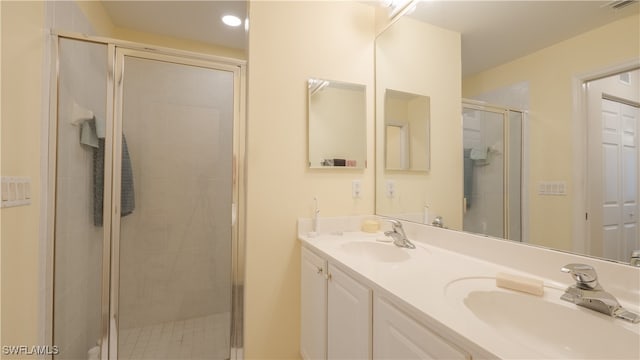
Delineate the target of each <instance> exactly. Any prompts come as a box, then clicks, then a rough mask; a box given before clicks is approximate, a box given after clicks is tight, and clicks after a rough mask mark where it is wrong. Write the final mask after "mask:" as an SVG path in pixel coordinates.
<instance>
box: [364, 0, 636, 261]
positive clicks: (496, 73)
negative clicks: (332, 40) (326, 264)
mask: <svg viewBox="0 0 640 360" xmlns="http://www.w3.org/2000/svg"><path fill="white" fill-rule="evenodd" d="M621 4H622V3H621ZM614 5H615V4H613V3H612V2H610V1H557V2H556V1H553V2H542V1H517V2H516V1H513V2H491V1H421V2H417V7H416V9H415V11H413V12H412V13H410V14H408V15H405V16H403V17H401V18H399V19H398V20H397V21H396V22H395V23H393V24H392V25H391V26H389V27H388V28H386V30H384V31H383V32H382V33H381V34H379V35H378V37H377V39H376V99H377V101H378V102H380V97H381V95H380V94H382V93H383V92H384V89H385V88H389V87H391V88H402V87H400V86H398V85H396V84H395V82H397V79H403V80H402V81H405V82H409V81H411V83H410V86H411V87H410V89H419V88H420V86H428V85H429V84H431V83H433V82H434V78H433V76H432V75H429V76H426V75H424V74H425V72H426V71H428V69H431V68H437V69H438V70H440V71H441V72H444V70H445V69H446V67H445V66H444V65H442V64H441V65H439V67H438V66H434V65H433V63H431V62H430V61H432V60H433V59H434V58H438V57H439V56H441V55H443V54H445V53H447V52H448V51H449V49H450V46H451V44H452V42H448V41H445V39H444V38H443V37H442V36H440V35H439V34H438V33H437V32H438V29H439V30H440V32H441V33H442V32H444V31H452V32H454V33H457V34H459V35H460V37H461V44H459V51H460V52H459V53H458V54H457V55H456V54H451V53H448V55H447V56H448V61H449V62H450V63H455V62H456V61H460V62H461V65H462V66H461V68H458V77H456V76H455V74H452V73H450V72H449V73H447V74H446V77H447V78H448V79H449V82H448V85H452V86H453V85H459V86H461V91H460V94H461V97H459V98H457V97H456V96H454V95H452V94H451V93H449V92H447V90H448V89H447V88H446V87H445V86H440V87H439V88H437V89H434V90H430V91H428V92H423V91H420V92H423V93H428V94H429V96H430V98H431V110H432V112H435V111H440V110H442V109H443V108H445V107H448V106H449V105H450V103H451V102H457V103H458V117H457V119H460V115H461V114H460V109H461V108H462V109H463V113H464V114H466V116H467V117H470V116H471V115H472V111H471V110H469V109H465V108H464V107H461V106H460V103H461V101H462V98H465V99H470V100H474V101H475V102H474V104H476V105H478V106H485V107H488V108H490V109H491V110H493V109H495V108H496V107H497V108H503V109H519V110H521V112H507V113H506V120H505V115H500V116H499V118H500V119H501V120H500V122H501V123H502V125H501V124H500V122H498V120H495V121H496V123H494V124H493V125H495V129H494V130H495V131H494V132H495V133H496V134H495V135H496V136H497V137H498V138H499V137H500V136H502V141H498V140H497V139H493V140H490V139H489V138H488V137H484V135H482V136H483V138H482V141H480V140H478V139H476V140H478V144H479V145H476V144H474V143H473V141H471V140H472V139H469V138H468V136H469V135H472V134H471V133H472V132H473V131H476V130H478V129H477V128H476V129H474V126H475V127H477V125H478V124H477V123H476V124H473V125H470V124H469V123H467V121H466V120H467V119H465V120H464V123H465V124H464V125H463V126H457V127H456V126H449V125H450V124H452V123H455V122H456V120H457V119H456V118H455V116H448V117H447V119H446V120H443V119H441V118H440V116H435V115H434V114H432V116H431V131H432V133H433V135H434V136H432V145H431V152H432V156H431V169H430V171H429V173H428V174H427V175H428V176H424V177H423V178H422V179H421V182H422V187H418V186H417V185H416V184H415V183H413V184H411V189H410V190H411V193H412V194H416V196H415V197H417V198H418V200H417V201H408V200H407V199H406V197H405V198H403V199H402V200H400V199H396V198H397V197H398V196H397V195H394V196H395V197H396V198H391V197H390V196H389V194H387V193H386V192H385V183H386V182H387V181H388V180H389V175H388V174H386V173H384V172H381V171H376V176H377V179H376V180H377V181H376V183H377V184H381V185H379V188H378V190H377V192H376V212H377V213H378V214H381V215H387V216H395V217H399V218H403V219H406V220H409V221H419V222H423V220H422V217H421V216H419V214H420V213H422V212H423V210H422V209H423V208H424V206H425V205H429V214H430V216H431V217H432V218H433V217H434V216H436V215H444V216H443V217H444V220H445V223H446V224H447V226H448V227H449V228H451V229H456V230H460V231H468V232H474V233H481V234H486V235H488V236H494V237H500V238H510V239H514V240H517V241H521V242H523V243H526V244H531V245H538V246H544V247H549V248H553V249H558V250H562V251H571V252H577V253H580V254H585V255H591V256H596V257H604V258H607V259H612V260H617V261H622V262H629V259H630V256H631V253H632V252H633V250H637V249H640V231H638V223H637V220H635V219H636V218H637V217H638V214H639V209H638V198H637V196H638V195H637V194H639V193H640V185H639V183H638V178H639V177H640V176H639V172H638V167H639V166H638V164H639V163H640V160H639V158H640V156H638V153H639V150H638V147H637V146H636V145H635V144H637V142H638V139H637V136H636V130H637V129H638V123H637V113H638V105H640V97H638V92H639V91H640V83H639V82H638V75H637V74H638V71H637V69H638V68H640V56H639V54H640V33H639V32H638V28H640V15H639V13H640V5H639V3H638V2H637V1H631V2H624V4H622V5H620V4H619V5H615V6H614ZM566 14H571V21H567V15H566ZM540 24H544V26H540ZM427 40H429V41H427ZM408 41H411V42H412V46H409V45H405V46H404V47H403V48H402V49H399V47H398V45H397V44H400V43H402V42H408ZM435 43H437V45H434V44H435ZM407 48H410V49H411V51H410V52H409V51H407V50H406V49H407ZM425 52H427V53H429V55H430V57H425V56H424V53H425ZM396 53H397V54H398V55H397V56H394V55H393V54H396ZM443 76H445V75H443ZM605 79H607V80H606V82H609V83H613V84H614V85H615V86H614V87H603V86H601V85H600V83H599V82H601V81H604V80H605ZM418 80H420V81H422V85H421V84H419V83H418ZM438 80H439V81H441V80H442V79H438ZM441 84H442V83H441ZM405 88H406V87H405ZM621 89H623V90H626V92H625V91H622V90H621ZM445 93H446V94H445ZM445 95H446V97H445ZM608 101H613V103H614V104H613V105H612V104H611V103H609V102H608ZM486 110H487V109H486V108H485V109H480V110H479V109H473V111H476V112H477V111H486ZM490 113H491V114H493V113H492V112H490ZM384 114H385V113H384V109H383V108H381V106H379V105H377V106H376V119H377V120H376V121H378V124H379V126H380V123H381V121H382V120H380V119H382V118H384ZM473 115H478V114H473ZM483 115H487V114H484V113H483ZM516 118H519V120H516ZM505 121H506V122H505ZM471 122H473V120H471ZM485 122H486V124H485V126H487V127H488V126H489V122H490V120H486V121H485ZM458 124H459V123H458ZM505 124H507V125H506V126H505ZM519 126H521V128H519ZM485 130H487V131H488V129H485ZM478 132H480V130H478ZM516 132H517V133H518V134H520V135H521V136H520V137H518V136H514V133H516ZM505 134H506V135H507V136H505ZM476 135H477V134H476ZM487 135H488V134H487ZM376 139H377V141H378V142H379V144H380V143H381V142H382V141H383V140H384V138H383V137H382V136H380V134H379V133H378V136H377V137H376ZM445 139H446V140H445ZM441 141H443V142H444V141H448V142H450V143H451V144H452V145H453V146H455V147H456V148H457V149H458V150H452V149H451V148H449V149H448V150H446V151H445V150H444V149H442V148H441V146H442V143H441ZM517 142H519V143H520V144H519V145H518V143H517ZM377 148H379V146H378V147H377ZM472 152H473V153H474V154H473V156H472ZM472 157H473V158H474V159H472ZM501 157H502V158H501ZM485 158H486V159H485ZM469 160H473V161H474V162H476V164H474V166H473V167H471V168H470V167H469ZM515 160H520V162H521V163H520V166H518V165H517V164H515V163H512V162H513V161H515ZM465 161H466V162H467V167H466V168H465ZM483 161H485V162H486V161H488V164H486V165H482V166H478V165H480V164H482V162H483ZM379 165H380V164H379ZM498 165H499V166H498ZM492 166H495V169H492V170H494V171H493V172H492V174H493V175H489V174H488V172H489V171H488V170H490V168H491V167H492ZM451 169H460V170H459V171H452V170H451ZM465 169H466V170H469V169H472V170H470V171H465ZM483 172H487V174H484V173H483ZM491 176H493V180H490V179H491ZM483 177H485V178H483ZM442 178H445V179H447V180H448V183H446V182H443V181H437V180H438V179H442ZM394 180H395V182H396V184H397V188H396V189H395V190H396V191H395V194H402V192H403V189H404V187H406V186H407V185H405V184H404V183H402V182H400V180H397V179H394ZM436 182H437V185H436ZM490 182H493V184H494V185H496V184H497V185H500V186H496V187H495V191H494V190H490V189H484V188H483V186H482V185H483V184H487V183H490ZM500 183H502V184H500ZM465 185H467V186H465ZM514 186H515V187H519V192H520V195H519V196H518V195H516V194H517V192H518V189H514V188H513V187H514ZM492 191H493V192H494V193H493V195H491V194H492ZM614 195H615V196H614ZM483 201H484V203H483ZM518 202H519V204H518ZM491 204H493V205H491ZM500 204H502V205H500ZM514 219H520V220H521V221H520V224H514V223H512V222H513V221H514Z"/></svg>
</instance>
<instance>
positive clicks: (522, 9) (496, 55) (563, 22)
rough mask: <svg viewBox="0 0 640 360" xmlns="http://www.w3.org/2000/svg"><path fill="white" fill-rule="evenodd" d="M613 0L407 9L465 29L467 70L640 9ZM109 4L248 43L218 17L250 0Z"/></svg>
mask: <svg viewBox="0 0 640 360" xmlns="http://www.w3.org/2000/svg"><path fill="white" fill-rule="evenodd" d="M289 1H299V0H289ZM610 2H611V1H593V0H588V1H575V0H574V1H558V0H555V1H543V0H537V1H535V0H534V1H504V0H503V1H479V0H476V1H457V0H422V1H421V2H420V3H418V6H417V9H416V10H415V11H414V12H413V13H411V14H410V15H409V16H411V17H413V18H417V19H420V20H421V21H424V22H428V23H431V24H433V25H436V26H439V27H443V28H447V29H451V30H455V31H457V32H460V33H461V34H462V58H463V61H462V62H463V69H462V71H463V76H466V75H469V74H473V73H476V72H478V71H482V70H484V69H487V68H490V67H493V66H496V65H498V64H501V63H504V62H507V61H510V60H513V59H516V58H518V57H521V56H523V55H525V54H528V53H531V52H533V51H536V50H539V49H542V48H544V47H547V46H549V45H551V44H554V43H557V42H559V41H562V40H565V39H568V38H570V37H573V36H575V35H577V34H580V33H582V32H585V31H587V30H589V29H592V28H595V27H598V26H602V25H604V24H606V23H608V22H611V21H614V20H617V19H620V18H622V17H625V16H629V15H631V14H633V13H638V12H639V11H640V6H639V5H638V1H635V2H634V3H633V4H632V5H630V6H627V7H624V8H622V9H620V10H612V9H611V8H609V7H607V6H606V5H607V4H608V3H610ZM103 3H104V6H105V9H106V10H107V12H108V13H109V15H110V16H111V18H112V21H113V23H114V24H115V25H116V26H118V27H123V28H129V29H134V30H138V31H144V32H150V33H156V34H160V35H167V36H172V37H177V38H183V39H190V40H196V41H202V42H205V43H210V44H215V45H222V46H226V47H231V48H235V49H246V46H247V34H246V32H245V30H244V26H240V27H237V28H230V27H228V26H226V25H224V24H222V22H221V21H220V18H221V17H222V15H225V14H233V15H236V16H238V17H240V18H241V19H244V18H245V17H246V16H247V2H246V1H245V0H224V1H221V0H208V1H207V0H201V1H162V0H160V1H150V0H146V1H131V0H130V1H114V0H103ZM365 3H368V4H376V2H373V1H365ZM639 33H640V30H639ZM612 41H615V39H612Z"/></svg>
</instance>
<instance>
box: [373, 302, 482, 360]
mask: <svg viewBox="0 0 640 360" xmlns="http://www.w3.org/2000/svg"><path fill="white" fill-rule="evenodd" d="M373 319H374V323H373V324H374V325H373V326H374V328H373V358H374V359H406V360H408V359H420V360H429V359H434V360H436V359H471V356H470V355H469V354H467V353H465V352H464V351H462V350H461V349H458V348H457V347H455V346H454V345H452V344H450V343H449V342H448V341H446V340H445V339H443V338H442V337H440V336H439V335H437V334H436V333H434V332H433V331H431V330H430V329H429V328H427V327H426V326H424V325H423V324H421V323H419V322H417V321H416V320H414V319H413V318H412V317H411V316H409V315H407V314H405V313H404V312H403V311H401V310H400V309H399V308H397V307H396V306H395V305H394V304H392V303H391V302H389V301H388V300H386V299H384V298H381V297H379V296H376V297H375V299H374V304H373Z"/></svg>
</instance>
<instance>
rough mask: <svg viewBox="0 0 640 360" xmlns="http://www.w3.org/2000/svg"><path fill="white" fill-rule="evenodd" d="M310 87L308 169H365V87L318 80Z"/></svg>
mask: <svg viewBox="0 0 640 360" xmlns="http://www.w3.org/2000/svg"><path fill="white" fill-rule="evenodd" d="M307 85H308V97H309V99H308V101H309V107H308V120H309V167H310V168H316V169H317V168H320V169H326V168H350V169H364V168H366V164H367V107H366V86H365V85H358V84H351V83H346V82H340V81H333V80H325V79H317V78H312V79H309V80H308V84H307Z"/></svg>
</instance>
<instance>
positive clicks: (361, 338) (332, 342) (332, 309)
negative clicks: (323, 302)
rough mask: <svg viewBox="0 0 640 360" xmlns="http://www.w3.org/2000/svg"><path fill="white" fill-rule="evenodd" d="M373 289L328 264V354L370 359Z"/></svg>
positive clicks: (329, 355)
mask: <svg viewBox="0 0 640 360" xmlns="http://www.w3.org/2000/svg"><path fill="white" fill-rule="evenodd" d="M371 317H372V313H371V290H370V289H369V288H367V287H365V286H364V285H362V284H360V283H359V282H357V281H356V280H354V279H352V278H351V277H350V276H349V275H347V274H346V273H345V272H343V271H341V270H340V269H339V268H337V267H335V266H332V265H329V282H328V320H327V323H328V332H327V356H328V358H329V359H371Z"/></svg>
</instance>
